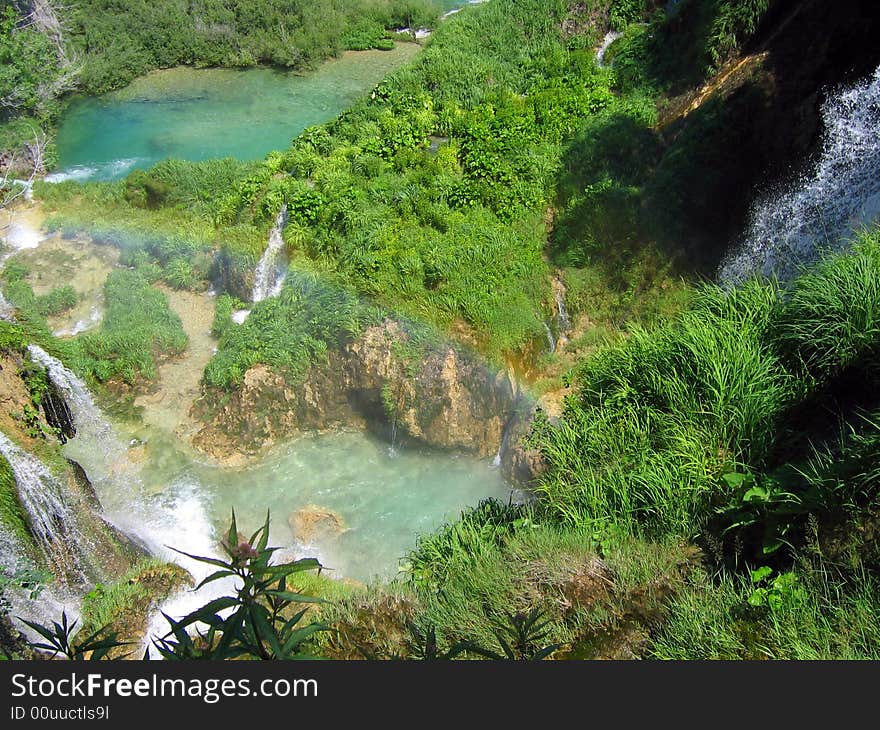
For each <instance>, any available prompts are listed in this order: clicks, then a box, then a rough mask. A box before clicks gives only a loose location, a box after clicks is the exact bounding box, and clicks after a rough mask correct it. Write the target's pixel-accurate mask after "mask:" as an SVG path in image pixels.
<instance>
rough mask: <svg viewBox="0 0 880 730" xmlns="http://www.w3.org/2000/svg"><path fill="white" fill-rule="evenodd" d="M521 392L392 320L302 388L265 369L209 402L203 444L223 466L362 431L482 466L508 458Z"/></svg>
mask: <svg viewBox="0 0 880 730" xmlns="http://www.w3.org/2000/svg"><path fill="white" fill-rule="evenodd" d="M518 397H519V396H518V390H517V387H516V385H515V383H514V382H512V380H511V379H510V377H509V376H508V375H507V373H505V372H503V371H502V372H497V371H493V370H492V369H491V368H490V367H489V366H487V365H486V364H485V363H483V362H482V361H480V360H479V359H478V358H477V357H476V356H474V355H471V354H470V353H467V352H465V351H463V350H462V349H460V348H458V347H456V346H454V345H452V344H451V343H439V344H434V345H429V346H426V347H424V346H417V345H416V344H415V343H413V342H412V340H411V338H410V335H409V334H408V333H407V331H406V329H405V328H404V326H403V325H402V324H401V323H399V322H397V321H395V320H392V319H388V320H386V321H385V322H383V323H382V324H380V325H376V326H374V327H370V328H369V329H367V330H366V331H365V332H364V333H363V334H362V335H361V336H360V337H358V338H357V339H356V340H354V341H353V342H351V343H349V344H347V345H345V346H344V347H342V348H341V349H340V350H336V351H332V352H330V353H329V354H328V359H327V362H326V364H323V365H319V366H315V367H313V368H312V369H311V371H310V372H309V373H308V374H307V375H306V377H305V379H304V380H303V381H302V382H300V383H297V384H295V385H292V384H291V383H289V382H287V381H286V380H285V378H284V376H283V374H282V373H279V372H276V371H274V370H272V369H270V368H269V367H267V366H265V365H256V366H254V367H252V368H251V369H250V370H248V371H247V373H245V376H244V379H243V383H242V385H241V387H239V388H238V390H236V391H235V392H234V393H232V394H231V396H227V397H225V398H223V397H222V396H220V394H217V393H212V392H210V391H208V392H206V393H205V395H204V396H203V398H202V399H201V401H200V402H199V403H197V404H196V407H195V412H196V415H197V416H199V417H201V418H202V420H203V421H205V422H206V425H205V426H204V428H202V429H201V430H200V431H199V433H197V434H196V436H195V437H194V439H193V444H194V445H195V446H196V447H197V448H199V449H200V450H202V451H204V452H205V453H207V454H209V455H211V456H214V457H215V458H219V459H222V460H224V461H228V460H229V457H230V455H235V454H241V453H244V454H247V455H253V454H256V453H258V452H259V451H260V450H261V449H262V448H264V447H265V446H267V445H269V444H271V443H273V442H275V441H277V440H278V439H280V438H282V437H288V436H290V435H293V434H296V433H298V432H301V431H304V430H315V429H318V430H321V429H327V428H335V427H339V426H355V427H359V428H366V429H371V430H375V431H377V432H379V433H381V434H383V435H386V436H390V434H391V432H392V431H393V432H394V433H395V434H396V436H397V437H398V438H402V439H407V438H408V439H411V440H413V441H416V442H418V443H422V444H426V445H430V446H434V447H438V448H444V449H455V450H459V451H463V452H467V453H472V454H477V455H479V456H484V457H491V456H493V455H495V454H496V453H498V451H499V448H500V446H501V440H502V435H503V433H504V430H505V427H506V425H507V422H508V420H509V419H510V417H511V416H512V415H513V413H514V411H515V408H516V403H517V399H518Z"/></svg>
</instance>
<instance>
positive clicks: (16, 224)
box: [0, 220, 47, 261]
mask: <svg viewBox="0 0 880 730" xmlns="http://www.w3.org/2000/svg"><path fill="white" fill-rule="evenodd" d="M46 238H47V237H46V236H45V235H44V234H43V233H41V232H40V231H39V230H38V229H36V228H34V227H33V226H31V225H29V224H28V223H26V222H24V221H17V220H13V221H12V222H11V223H10V224H9V227H8V228H7V229H6V232H5V234H4V236H3V240H4V242H5V243H6V245H7V246H9V247H10V249H11V250H10V251H8V252H6V254H5V255H4V256H3V258H2V259H0V261H5V260H6V259H7V258H9V256H11V255H13V254H14V253H16V252H18V251H23V250H25V249H29V248H37V246H39V245H40V244H41V243H42V242H43V241H45V240H46Z"/></svg>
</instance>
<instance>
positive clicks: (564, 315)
mask: <svg viewBox="0 0 880 730" xmlns="http://www.w3.org/2000/svg"><path fill="white" fill-rule="evenodd" d="M564 292H565V290H564V289H563V288H562V286H559V287H557V288H556V291H555V292H554V296H555V298H556V323H557V325H558V327H559V331H560V332H568V331H569V330H570V329H571V319H569V317H568V311H567V310H566V309H565V293H564Z"/></svg>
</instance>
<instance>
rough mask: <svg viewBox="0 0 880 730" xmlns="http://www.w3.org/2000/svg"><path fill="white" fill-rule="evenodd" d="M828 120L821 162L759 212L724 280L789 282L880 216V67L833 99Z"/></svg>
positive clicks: (825, 114) (826, 109) (723, 271)
mask: <svg viewBox="0 0 880 730" xmlns="http://www.w3.org/2000/svg"><path fill="white" fill-rule="evenodd" d="M822 119H823V122H824V138H823V144H822V152H821V155H820V156H819V159H818V161H817V162H816V163H815V165H814V166H813V167H812V169H811V170H809V171H808V172H806V173H804V174H802V175H801V176H800V177H799V178H798V179H797V180H796V181H795V182H794V183H793V184H791V185H789V186H787V187H785V188H783V189H782V190H780V191H778V192H776V193H774V194H772V195H770V196H768V197H767V198H765V199H764V200H761V201H760V202H759V203H758V204H756V205H755V206H754V207H753V209H752V211H751V214H750V218H749V224H748V227H747V230H746V232H745V235H744V237H743V242H742V243H741V244H740V245H739V246H738V247H737V248H736V250H735V252H734V253H733V254H732V255H730V256H729V257H728V258H727V259H725V261H723V262H722V265H721V267H720V269H719V274H718V276H719V279H720V280H721V281H722V282H725V283H737V282H740V281H742V280H744V279H746V278H748V277H749V276H750V275H752V274H754V273H761V274H764V275H771V274H775V275H776V276H778V277H779V278H780V279H783V280H785V279H788V278H790V277H791V276H792V275H794V274H795V273H796V272H797V270H798V269H799V268H800V267H801V266H802V265H804V264H807V263H810V262H812V261H814V260H816V259H817V258H818V257H819V256H820V255H821V253H822V252H823V251H824V250H829V249H832V250H834V249H840V248H842V247H843V246H844V245H845V244H846V241H847V240H848V239H849V238H850V237H851V235H852V233H853V231H854V230H855V229H857V228H858V227H859V226H860V225H863V224H867V223H869V222H871V221H872V220H873V219H875V218H876V217H877V216H878V215H880V68H878V69H877V71H875V72H874V74H873V76H871V77H869V78H868V79H867V80H865V81H862V82H860V83H858V84H856V85H854V86H851V87H848V88H844V89H842V90H839V91H837V92H835V93H834V94H832V95H830V96H829V97H828V99H827V100H826V101H825V103H824V105H823V107H822Z"/></svg>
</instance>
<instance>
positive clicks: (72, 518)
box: [0, 433, 93, 584]
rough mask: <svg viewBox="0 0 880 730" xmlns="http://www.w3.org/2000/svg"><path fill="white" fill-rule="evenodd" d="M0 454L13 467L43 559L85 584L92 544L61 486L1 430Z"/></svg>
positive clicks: (21, 500)
mask: <svg viewBox="0 0 880 730" xmlns="http://www.w3.org/2000/svg"><path fill="white" fill-rule="evenodd" d="M0 454H2V455H3V457H4V458H5V459H6V461H7V462H9V465H10V466H11V467H12V472H13V474H14V476H15V485H16V491H17V493H18V501H19V502H20V503H21V506H22V508H23V509H24V510H25V512H27V516H28V527H29V529H30V532H31V534H32V535H33V536H34V539H35V540H36V541H37V543H38V544H39V546H40V547H41V548H42V550H43V551H44V553H45V555H46V558H47V559H48V560H49V562H50V563H52V564H53V565H54V566H55V568H56V572H57V574H58V575H60V576H63V577H64V578H65V579H66V580H68V581H71V582H73V583H82V584H85V583H86V582H87V578H86V566H88V565H89V564H90V560H91V558H92V553H93V546H92V545H91V544H90V543H89V542H88V540H87V539H86V537H85V534H84V532H83V530H82V529H81V528H80V525H79V519H78V516H77V511H76V509H75V508H74V506H73V505H71V503H70V501H69V499H68V497H67V494H66V490H65V488H64V485H63V484H62V483H61V481H60V480H59V479H58V477H56V476H55V475H54V474H52V472H51V471H49V469H48V468H47V467H46V465H45V464H43V463H42V462H41V461H40V460H39V459H38V458H37V457H36V456H34V455H33V454H30V453H28V452H27V451H24V450H23V449H20V448H19V447H18V446H16V445H15V444H13V443H12V442H11V441H10V440H9V439H8V438H7V437H6V435H5V434H3V433H0Z"/></svg>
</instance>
